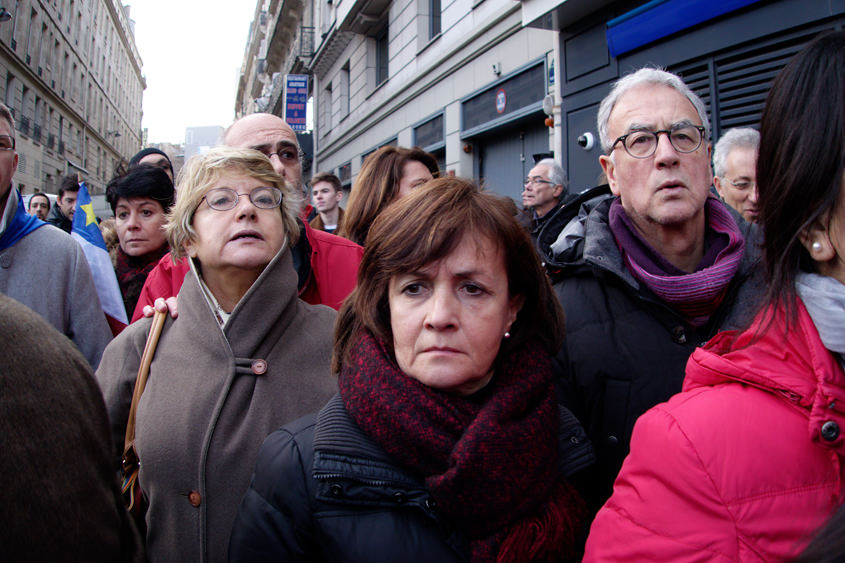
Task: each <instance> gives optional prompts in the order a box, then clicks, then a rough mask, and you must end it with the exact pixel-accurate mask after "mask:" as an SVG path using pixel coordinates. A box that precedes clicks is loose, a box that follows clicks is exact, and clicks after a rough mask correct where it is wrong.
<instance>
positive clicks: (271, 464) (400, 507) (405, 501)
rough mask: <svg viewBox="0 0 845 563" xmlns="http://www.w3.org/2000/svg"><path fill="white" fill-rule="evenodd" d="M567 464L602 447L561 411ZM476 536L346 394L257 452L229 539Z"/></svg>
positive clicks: (391, 544)
mask: <svg viewBox="0 0 845 563" xmlns="http://www.w3.org/2000/svg"><path fill="white" fill-rule="evenodd" d="M560 420H561V434H560V458H559V459H560V470H561V472H562V474H563V475H565V476H567V477H571V476H573V475H575V474H576V473H578V472H581V471H582V470H583V469H585V468H587V467H588V466H590V465H591V464H592V463H593V461H594V459H595V458H594V454H593V451H592V447H591V446H590V443H589V442H588V441H587V440H586V436H585V433H584V429H583V428H582V427H581V425H580V424H579V423H578V421H577V420H576V419H575V417H573V416H572V414H571V413H569V412H568V411H565V410H563V409H562V410H561V419H560ZM469 553H470V548H469V542H468V541H467V540H466V538H464V537H463V536H462V535H461V533H460V532H459V531H457V530H456V529H455V528H454V527H453V526H452V525H450V523H449V522H448V521H446V519H445V518H444V517H443V516H442V515H441V514H440V513H439V512H438V510H437V506H435V504H434V502H433V500H432V499H431V497H430V495H429V494H428V492H427V491H426V489H425V485H424V483H423V481H422V479H420V478H419V477H417V476H415V475H412V474H410V473H409V472H408V471H406V470H405V469H403V468H402V467H400V466H398V465H397V464H396V462H394V461H393V459H392V458H391V457H390V456H389V455H388V454H387V453H386V452H385V451H384V450H383V449H382V448H381V447H380V446H379V445H378V444H376V443H375V442H373V441H372V440H371V439H370V438H369V437H368V436H367V435H366V434H364V432H363V431H361V429H360V428H359V427H358V426H357V425H356V424H355V422H354V421H353V420H352V418H351V417H350V415H349V414H348V413H347V411H346V408H345V407H344V405H343V402H342V401H341V399H340V396H339V395H335V397H334V398H333V399H332V400H331V401H329V403H328V404H327V405H326V406H325V407H324V408H323V409H322V410H321V411H320V412H319V413H317V414H316V415H311V416H307V417H305V418H302V419H300V420H298V421H296V422H294V423H291V424H288V425H287V426H285V427H284V428H282V429H281V430H279V431H277V432H274V433H273V434H271V435H270V436H268V437H267V439H266V440H265V442H264V445H263V446H262V447H261V451H260V453H259V454H258V462H257V464H256V473H255V475H253V478H252V484H251V485H250V487H249V490H248V491H247V494H246V496H245V497H244V500H243V502H242V503H241V507H240V511H239V512H238V517H237V519H236V521H235V527H234V529H233V531H232V537H231V542H230V544H229V555H230V561H234V562H244V563H246V562H249V563H255V562H262V561H268V562H270V561H273V562H275V561H309V562H312V561H332V562H339V561H348V562H353V561H361V562H370V561H401V562H402V563H413V562H420V563H423V562H426V563H428V562H432V561H434V562H437V563H446V562H449V561H467V560H469Z"/></svg>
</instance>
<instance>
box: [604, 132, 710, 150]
mask: <svg viewBox="0 0 845 563" xmlns="http://www.w3.org/2000/svg"><path fill="white" fill-rule="evenodd" d="M661 133H666V136H667V137H669V142H670V143H671V144H672V146H673V147H674V148H675V150H676V151H678V152H680V153H690V152H693V151H695V150H696V149H697V148H698V147H700V146H701V141H702V140H704V127H703V126H702V125H678V126H676V127H672V128H671V129H661V130H660V131H648V130H641V131H632V132H631V133H628V134H627V135H622V136H621V137H619V138H618V139H616V140H615V141H613V144H612V145H611V146H610V150H611V151H613V149H615V148H616V145H617V144H619V143H622V146H623V147H625V152H627V153H628V154H630V155H631V156H633V157H634V158H648V157H650V156H651V155H653V154H654V151H656V150H657V143H658V139H659V138H660V137H659V136H660V134H661Z"/></svg>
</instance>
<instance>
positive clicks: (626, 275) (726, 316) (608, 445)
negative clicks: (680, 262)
mask: <svg viewBox="0 0 845 563" xmlns="http://www.w3.org/2000/svg"><path fill="white" fill-rule="evenodd" d="M613 199H614V198H602V199H599V200H596V201H593V202H592V203H591V205H593V206H594V207H593V208H592V209H591V210H590V209H589V207H590V206H589V205H588V208H587V209H586V211H588V212H589V213H588V214H585V215H583V216H582V217H581V218H580V222H579V220H578V219H576V220H575V221H576V222H575V223H572V224H570V225H569V226H568V227H567V229H566V230H565V233H566V239H567V240H566V241H565V242H564V241H563V240H562V239H563V234H562V236H561V241H560V244H555V245H553V246H554V247H555V248H556V252H555V251H551V248H550V247H548V246H546V247H545V248H546V250H547V251H551V252H553V254H551V255H549V254H547V255H546V256H545V260H546V266H547V269H548V270H549V272H550V274H551V275H552V278H553V280H552V281H553V282H554V289H555V292H556V293H557V296H558V298H559V299H560V302H561V304H562V305H563V309H564V311H565V313H566V342H565V343H564V345H563V347H562V349H561V351H560V353H559V354H558V355H557V357H556V358H555V360H554V362H553V370H554V372H555V384H556V386H557V388H558V394H559V400H560V401H561V403H562V404H563V405H564V406H566V407H568V408H569V409H570V410H571V411H572V412H573V413H574V414H575V416H577V417H578V418H579V420H580V421H581V423H582V424H583V425H584V427H585V428H586V429H587V435H588V436H589V437H590V440H591V441H592V443H593V446H594V447H595V449H596V455H597V457H598V463H597V467H596V470H595V471H593V472H592V475H593V477H594V481H593V482H592V484H591V486H590V491H591V492H589V493H588V495H587V496H588V501H589V502H590V503H591V504H593V505H594V508H598V506H600V505H601V504H602V503H603V502H604V501H605V500H606V499H607V498H608V497H609V496H610V493H611V491H612V486H613V481H614V479H615V478H616V474H617V473H618V472H619V469H620V468H621V467H622V460H623V459H624V458H625V456H626V455H627V454H628V448H629V442H630V438H631V432H632V430H633V427H634V422H635V421H636V419H637V418H638V417H639V416H640V415H641V414H643V413H644V412H645V411H646V410H648V409H649V408H651V407H653V406H654V405H656V404H658V403H661V402H664V401H666V400H668V399H669V397H671V396H672V395H674V394H675V393H678V392H679V391H680V390H681V384H682V382H683V379H684V368H685V366H686V363H687V359H688V358H689V356H690V355H691V354H692V351H693V350H694V349H695V348H696V347H698V346H700V345H702V344H703V343H704V342H705V341H706V340H707V339H709V338H710V337H711V336H713V335H714V334H716V332H718V331H719V330H726V329H731V328H738V327H740V326H743V325H744V324H745V323H747V322H750V321H751V319H752V317H753V314H754V312H755V310H756V307H757V304H758V303H759V298H760V297H761V296H762V293H763V291H764V288H763V284H762V279H761V276H760V275H759V271H760V267H759V261H760V253H759V246H758V244H759V236H760V235H759V231H758V229H757V227H756V226H753V225H750V224H748V223H746V222H745V221H743V220H742V219H741V218H740V217H739V215H737V214H736V213H732V215H733V216H734V218H735V219H736V220H737V224H738V225H739V227H740V230H741V231H742V232H743V235H744V236H745V238H746V245H745V255H744V256H743V260H742V262H741V263H740V266H739V270H738V271H737V274H736V275H735V276H734V279H733V281H732V282H731V284H730V285H729V287H728V290H727V294H726V295H725V296H724V298H723V300H722V303H721V305H720V306H719V308H718V309H717V310H716V312H715V313H714V314H713V315H712V317H711V318H710V321H709V322H708V323H707V324H706V325H705V326H702V327H699V328H694V327H692V326H691V325H689V324H688V323H687V322H686V321H685V320H684V318H683V317H682V316H681V315H679V314H678V313H677V312H676V311H675V310H674V309H672V308H671V307H669V306H668V305H667V304H665V303H664V302H663V301H661V300H660V299H659V298H658V297H657V296H656V295H654V294H653V293H652V292H651V291H650V290H649V289H647V288H646V287H645V286H643V285H642V284H640V283H639V282H638V281H637V280H636V279H635V278H634V277H633V276H632V275H631V273H630V272H629V271H628V269H627V268H626V267H625V265H624V263H623V259H622V255H621V253H620V251H619V248H618V247H617V245H616V241H615V239H614V236H613V234H612V232H611V231H610V227H609V225H608V211H609V208H610V204H611V203H612V201H613ZM541 239H542V235H541Z"/></svg>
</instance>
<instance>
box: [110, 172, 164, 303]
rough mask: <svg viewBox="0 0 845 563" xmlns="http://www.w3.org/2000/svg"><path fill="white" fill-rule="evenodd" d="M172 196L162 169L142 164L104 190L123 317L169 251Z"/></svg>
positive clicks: (135, 301) (136, 301)
mask: <svg viewBox="0 0 845 563" xmlns="http://www.w3.org/2000/svg"><path fill="white" fill-rule="evenodd" d="M175 194H176V192H175V191H174V190H173V182H171V181H170V177H169V176H168V175H167V174H166V173H165V172H164V170H162V169H161V168H157V167H155V166H148V165H146V164H145V165H141V166H138V167H135V168H132V169H130V170H129V172H127V173H126V174H125V175H123V176H118V177H116V178H114V179H113V180H112V181H111V182H109V185H108V187H107V188H106V199H107V200H108V202H109V205H111V209H112V212H114V220H115V231H116V232H117V238H118V243H119V244H118V247H117V249H116V254H115V258H114V262H115V268H114V269H115V273H116V274H117V281H118V283H119V284H120V292H121V294H122V295H123V304H124V306H125V307H126V316H127V318H131V317H132V313H133V312H134V311H135V305H136V304H137V303H138V297H139V296H140V295H141V288H143V287H144V282H145V281H146V279H147V276H148V275H149V273H150V272H151V271H152V269H153V268H155V265H156V264H158V261H159V260H160V259H161V257H162V256H164V255H165V254H167V252H168V251H169V250H170V247H169V246H168V244H167V237H166V235H165V233H164V225H165V223H166V222H167V212H168V211H170V208H171V207H172V206H173V201H174V197H175Z"/></svg>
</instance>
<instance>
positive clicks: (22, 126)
mask: <svg viewBox="0 0 845 563" xmlns="http://www.w3.org/2000/svg"><path fill="white" fill-rule="evenodd" d="M18 131H20V132H21V133H23V134H24V135H29V118H28V117H26V116H25V115H23V116H21V118H20V120H19V121H18Z"/></svg>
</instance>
